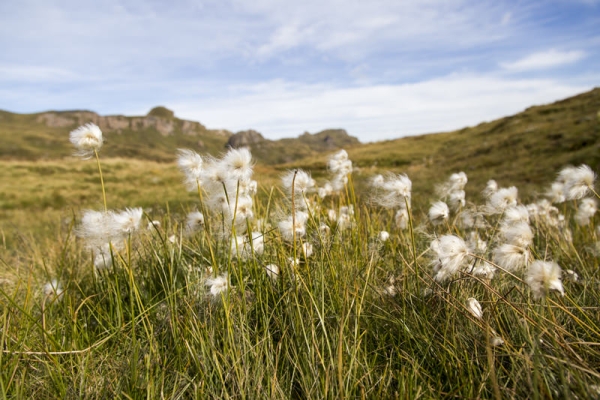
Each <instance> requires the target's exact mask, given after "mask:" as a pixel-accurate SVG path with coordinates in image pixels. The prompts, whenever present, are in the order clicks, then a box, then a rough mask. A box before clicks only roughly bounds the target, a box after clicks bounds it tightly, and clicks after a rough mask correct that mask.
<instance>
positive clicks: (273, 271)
mask: <svg viewBox="0 0 600 400" xmlns="http://www.w3.org/2000/svg"><path fill="white" fill-rule="evenodd" d="M265 272H266V273H267V276H268V277H269V278H271V279H273V280H274V281H275V280H277V278H279V266H278V265H275V264H269V265H267V266H266V267H265Z"/></svg>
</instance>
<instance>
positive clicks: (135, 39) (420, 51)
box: [0, 0, 600, 140]
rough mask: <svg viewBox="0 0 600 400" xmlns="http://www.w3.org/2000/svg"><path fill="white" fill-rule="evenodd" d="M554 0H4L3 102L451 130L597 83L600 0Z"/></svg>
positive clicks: (238, 120)
mask: <svg viewBox="0 0 600 400" xmlns="http://www.w3.org/2000/svg"><path fill="white" fill-rule="evenodd" d="M549 1H551V6H549V5H548V3H546V2H520V1H514V0H496V1H492V0H484V1H475V0H407V1H397V0H373V1H370V2H364V1H363V2H360V1H350V2H348V1H340V0H305V1H302V2H297V1H280V0H252V1H250V0H221V1H217V0H202V1H200V0H181V1H175V2H172V3H169V4H166V3H164V2H158V1H150V2H149V1H145V0H128V1H126V2H123V1H121V0H98V1H95V2H81V1H77V0H61V1H58V2H48V1H45V0H21V1H18V2H16V1H14V2H11V1H4V2H2V1H0V48H1V49H2V52H0V94H1V95H0V108H3V109H9V110H12V111H17V112H34V111H40V110H46V109H75V108H85V109H91V110H95V111H98V112H100V113H102V114H109V113H124V114H132V113H137V114H139V113H141V112H146V111H147V110H148V109H150V108H151V107H152V106H155V105H157V104H164V105H166V106H169V107H172V108H174V109H175V111H176V113H177V114H178V115H181V116H183V117H187V118H194V119H198V120H200V121H201V122H203V123H205V124H206V125H207V126H209V127H222V128H227V129H230V130H241V129H246V128H250V127H254V128H257V129H259V130H261V131H263V132H264V133H265V134H266V135H268V136H269V137H276V136H277V135H288V136H289V135H294V134H297V133H299V132H302V131H304V130H311V131H315V130H320V129H323V128H326V127H332V126H337V127H345V128H347V129H348V130H349V131H350V132H351V133H353V134H356V135H363V136H362V137H361V139H362V140H375V139H377V138H389V137H395V136H399V135H404V134H413V133H419V132H427V131H437V130H443V129H454V128H457V127H460V126H462V125H467V124H473V123H477V122H478V121H479V120H482V119H489V118H494V117H497V116H501V115H505V114H506V113H510V112H515V111H519V110H520V109H522V108H524V107H526V106H528V105H530V104H533V103H540V102H548V101H552V100H555V99H557V98H560V97H563V96H567V95H570V94H574V93H576V92H577V91H578V90H579V89H581V90H585V89H589V88H591V87H592V86H595V85H597V84H598V83H600V79H598V73H597V71H596V70H595V69H594V68H593V66H595V65H598V63H600V51H599V50H598V46H597V44H598V29H597V25H598V19H599V13H598V11H599V10H598V5H597V3H593V2H592V3H587V4H586V3H581V2H571V1H566V0H549ZM574 27H576V29H575V28H574ZM17 33H18V34H17ZM540 49H551V50H546V51H542V52H540ZM524 55H526V56H524ZM584 58H585V61H586V62H578V61H581V60H582V59H584ZM558 66H560V67H561V68H557V67H558ZM531 71H536V77H537V78H538V79H541V78H543V80H534V81H531V80H529V78H530V77H531V74H530V72H531ZM583 77H585V78H583ZM544 85H549V86H550V87H548V88H544ZM522 87H526V89H522Z"/></svg>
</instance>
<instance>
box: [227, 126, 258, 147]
mask: <svg viewBox="0 0 600 400" xmlns="http://www.w3.org/2000/svg"><path fill="white" fill-rule="evenodd" d="M264 140H265V138H264V137H263V135H261V134H260V133H259V132H257V131H255V130H252V129H250V130H247V131H240V132H238V133H235V134H233V135H231V137H230V138H229V140H228V141H227V144H226V146H227V147H232V148H234V149H237V148H239V147H250V146H252V145H253V144H257V143H260V142H262V141H264Z"/></svg>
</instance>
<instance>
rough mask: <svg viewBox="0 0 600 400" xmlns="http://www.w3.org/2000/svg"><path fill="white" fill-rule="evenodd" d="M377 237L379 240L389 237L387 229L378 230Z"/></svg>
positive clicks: (383, 240) (385, 240)
mask: <svg viewBox="0 0 600 400" xmlns="http://www.w3.org/2000/svg"><path fill="white" fill-rule="evenodd" d="M377 237H378V238H379V240H381V241H382V242H387V241H388V239H389V238H390V234H389V232H388V231H381V232H379V235H377Z"/></svg>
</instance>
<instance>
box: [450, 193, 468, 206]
mask: <svg viewBox="0 0 600 400" xmlns="http://www.w3.org/2000/svg"><path fill="white" fill-rule="evenodd" d="M465 196H466V194H465V191H464V190H455V191H453V192H451V193H450V195H449V196H448V204H449V205H450V207H452V209H453V210H458V209H459V208H461V207H464V206H465V205H466V204H467V202H466V200H465Z"/></svg>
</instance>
